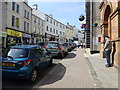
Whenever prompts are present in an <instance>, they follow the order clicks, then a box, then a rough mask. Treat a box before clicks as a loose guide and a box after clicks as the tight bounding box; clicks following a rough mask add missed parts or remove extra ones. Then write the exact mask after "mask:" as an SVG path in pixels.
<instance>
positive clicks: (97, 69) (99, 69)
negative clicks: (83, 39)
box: [85, 54, 118, 88]
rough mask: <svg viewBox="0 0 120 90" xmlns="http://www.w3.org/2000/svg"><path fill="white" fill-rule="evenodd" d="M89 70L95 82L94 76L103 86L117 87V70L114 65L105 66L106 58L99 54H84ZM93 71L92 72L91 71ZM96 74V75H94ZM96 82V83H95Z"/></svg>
mask: <svg viewBox="0 0 120 90" xmlns="http://www.w3.org/2000/svg"><path fill="white" fill-rule="evenodd" d="M85 57H86V59H87V62H88V65H89V67H91V68H90V71H91V76H92V78H93V80H94V83H96V78H97V80H98V82H99V84H100V83H101V86H102V87H103V88H118V70H117V69H115V68H114V67H109V68H107V67H105V63H106V59H103V58H101V57H100V55H99V54H92V55H89V54H85ZM92 71H94V74H93V73H92ZM95 76H96V77H95ZM96 84H97V83H96Z"/></svg>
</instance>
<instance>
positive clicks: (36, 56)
mask: <svg viewBox="0 0 120 90" xmlns="http://www.w3.org/2000/svg"><path fill="white" fill-rule="evenodd" d="M43 63H46V64H47V63H48V64H49V66H51V65H52V56H51V54H50V52H49V51H48V50H47V49H45V48H42V47H40V46H38V45H21V46H13V47H10V49H9V50H8V51H7V52H6V53H4V52H3V55H2V74H3V77H9V78H20V79H27V80H28V81H29V82H35V81H36V80H37V77H38V72H39V69H40V67H41V65H42V64H43Z"/></svg>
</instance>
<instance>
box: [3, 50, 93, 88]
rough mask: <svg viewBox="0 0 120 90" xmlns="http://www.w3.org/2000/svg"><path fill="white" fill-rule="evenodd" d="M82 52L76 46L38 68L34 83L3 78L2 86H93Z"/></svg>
mask: <svg viewBox="0 0 120 90" xmlns="http://www.w3.org/2000/svg"><path fill="white" fill-rule="evenodd" d="M84 52H85V50H84V49H78V48H76V49H74V50H73V51H72V52H70V53H69V55H68V56H66V57H65V58H64V59H54V65H53V66H52V67H50V68H49V67H44V68H43V69H42V70H40V76H39V78H38V80H37V82H35V83H34V84H28V83H26V82H24V81H23V80H13V79H3V88H29V89H32V88H94V83H93V80H92V78H91V75H90V73H89V67H88V65H87V62H86V58H85V56H84Z"/></svg>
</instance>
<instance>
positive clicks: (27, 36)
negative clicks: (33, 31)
mask: <svg viewBox="0 0 120 90" xmlns="http://www.w3.org/2000/svg"><path fill="white" fill-rule="evenodd" d="M22 36H23V37H24V38H31V35H29V34H25V33H23V34H22Z"/></svg>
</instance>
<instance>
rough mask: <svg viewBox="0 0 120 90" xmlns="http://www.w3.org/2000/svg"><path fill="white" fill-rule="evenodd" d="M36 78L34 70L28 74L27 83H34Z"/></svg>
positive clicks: (36, 72) (36, 73)
mask: <svg viewBox="0 0 120 90" xmlns="http://www.w3.org/2000/svg"><path fill="white" fill-rule="evenodd" d="M37 77H38V71H37V70H36V69H34V70H33V71H32V72H31V74H30V77H29V79H28V82H30V83H33V82H35V81H36V80H37Z"/></svg>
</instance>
